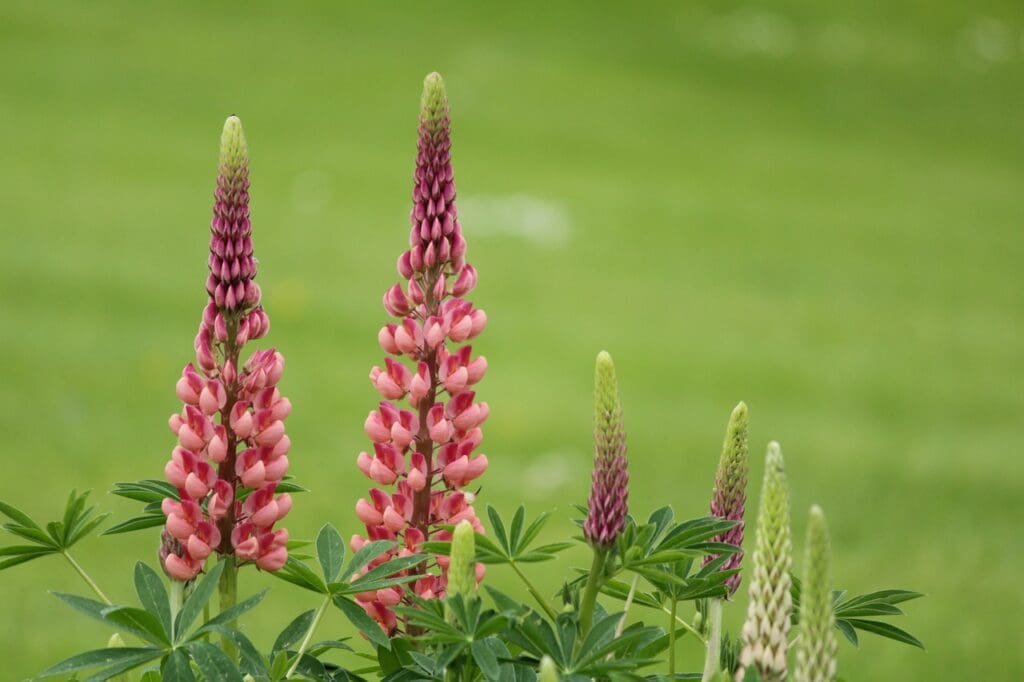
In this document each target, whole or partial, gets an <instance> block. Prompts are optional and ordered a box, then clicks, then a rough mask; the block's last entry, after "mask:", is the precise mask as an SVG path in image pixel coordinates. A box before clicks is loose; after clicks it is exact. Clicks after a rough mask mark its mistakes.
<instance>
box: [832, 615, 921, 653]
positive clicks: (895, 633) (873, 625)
mask: <svg viewBox="0 0 1024 682" xmlns="http://www.w3.org/2000/svg"><path fill="white" fill-rule="evenodd" d="M843 620H845V621H846V622H847V623H849V624H850V625H852V626H853V627H855V628H857V629H858V630H864V631H865V632H871V633H874V634H876V635H880V636H882V637H886V638H888V639H893V640H896V641H897V642H903V643H904V644H910V645H911V646H916V647H918V648H920V649H924V644H922V643H921V640H919V639H918V638H917V637H914V636H913V635H912V634H910V633H909V632H907V631H906V630H903V629H902V628H898V627H896V626H895V625H890V624H889V623H886V622H884V621H880V620H864V619H861V618H844V619H843Z"/></svg>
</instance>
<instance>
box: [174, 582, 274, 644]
mask: <svg viewBox="0 0 1024 682" xmlns="http://www.w3.org/2000/svg"><path fill="white" fill-rule="evenodd" d="M269 591H270V590H263V591H262V592H257V593H256V594H254V595H253V596H251V597H249V598H248V599H244V600H242V601H240V602H238V603H237V604H235V605H234V606H229V607H228V608H226V609H224V610H223V611H221V612H220V613H218V614H217V615H216V616H214V617H213V618H211V619H210V620H208V621H206V622H205V623H203V624H202V625H201V626H200V627H199V629H198V630H196V632H195V634H194V635H193V636H192V639H195V638H196V637H198V636H200V635H201V634H202V633H203V632H205V631H207V630H210V629H212V628H213V627H216V626H221V625H224V626H227V625H229V624H231V623H233V622H234V621H236V620H238V618H239V617H240V616H242V615H243V614H245V613H247V612H248V611H250V610H252V609H253V608H255V607H256V605H257V604H259V603H260V602H261V601H263V598H264V597H266V596H267V592H269Z"/></svg>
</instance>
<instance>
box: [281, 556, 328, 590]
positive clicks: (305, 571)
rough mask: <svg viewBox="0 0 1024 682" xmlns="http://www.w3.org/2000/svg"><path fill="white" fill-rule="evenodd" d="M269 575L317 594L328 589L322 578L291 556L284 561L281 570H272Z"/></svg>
mask: <svg viewBox="0 0 1024 682" xmlns="http://www.w3.org/2000/svg"><path fill="white" fill-rule="evenodd" d="M270 575H272V576H274V577H275V578H278V579H280V580H284V581H286V582H289V583H292V584H293V585H298V586H299V587H301V588H303V589H306V590H309V591H310V592H316V593H317V594H327V591H328V590H327V585H326V584H324V581H323V578H321V577H320V576H318V575H317V574H316V573H315V572H314V571H313V569H311V568H310V567H309V566H307V565H306V564H304V563H302V562H301V561H299V560H298V559H296V558H295V557H293V556H289V557H288V561H286V562H285V564H284V567H283V568H282V569H281V570H279V571H274V572H272V573H271V574H270Z"/></svg>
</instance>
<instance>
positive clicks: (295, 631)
mask: <svg viewBox="0 0 1024 682" xmlns="http://www.w3.org/2000/svg"><path fill="white" fill-rule="evenodd" d="M314 615H316V611H315V610H314V609H310V610H309V611H305V612H303V613H300V614H299V615H297V616H296V617H295V618H294V619H293V620H292V622H290V623H288V625H286V626H285V627H284V630H281V634H279V635H278V636H277V639H276V640H274V646H273V647H272V648H271V649H270V655H271V657H273V656H275V655H276V654H277V652H278V651H286V650H287V649H288V648H289V647H291V646H292V645H293V644H295V643H296V642H298V641H299V640H300V639H302V636H303V635H304V634H306V631H307V630H309V626H310V623H312V622H313V616H314Z"/></svg>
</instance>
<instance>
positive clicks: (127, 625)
mask: <svg viewBox="0 0 1024 682" xmlns="http://www.w3.org/2000/svg"><path fill="white" fill-rule="evenodd" d="M51 594H53V596H55V597H57V599H60V600H61V601H62V602H64V603H65V604H67V605H68V606H70V607H71V608H73V609H75V610H76V611H78V612H79V613H83V614H85V615H86V616H89V617H90V618H92V619H94V620H98V621H99V622H101V623H103V624H104V625H106V626H108V627H111V628H114V629H115V630H120V631H122V632H126V633H128V634H131V635H135V636H136V637H138V638H139V639H145V640H149V639H150V637H151V635H150V633H149V632H148V631H147V630H146V629H144V628H143V627H141V626H139V625H137V624H135V623H133V622H131V621H130V620H128V619H121V620H120V621H114V620H111V619H110V618H108V617H107V616H106V615H105V614H104V611H106V610H107V609H109V608H112V607H111V606H110V605H109V604H104V603H103V602H99V601H96V600H95V599H89V598H87V597H79V596H76V595H73V594H63V593H61V592H52V593H51Z"/></svg>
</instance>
